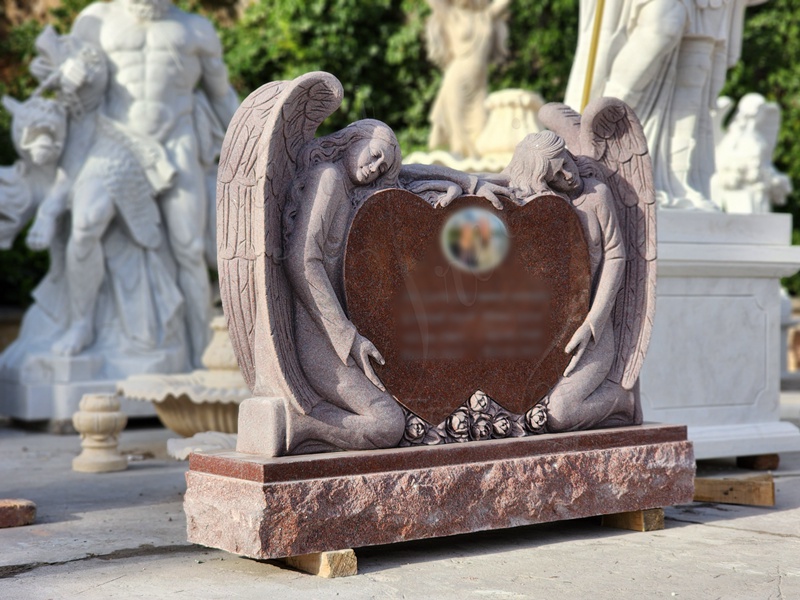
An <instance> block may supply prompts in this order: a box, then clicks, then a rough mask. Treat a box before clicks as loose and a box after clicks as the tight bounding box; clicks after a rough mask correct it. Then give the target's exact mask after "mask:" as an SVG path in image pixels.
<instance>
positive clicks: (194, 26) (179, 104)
mask: <svg viewBox="0 0 800 600" xmlns="http://www.w3.org/2000/svg"><path fill="white" fill-rule="evenodd" d="M72 35H74V36H75V37H77V38H79V39H81V40H84V41H86V42H89V43H91V44H93V45H95V46H96V47H98V48H100V49H101V50H102V51H103V53H104V54H105V56H106V60H107V62H108V67H109V82H108V88H107V91H106V94H105V105H104V109H103V112H104V114H105V116H106V117H108V118H110V119H111V120H112V121H114V123H116V124H118V125H119V126H121V127H122V128H123V129H127V130H129V131H131V132H132V133H135V134H137V135H139V136H142V137H145V138H148V139H150V140H152V141H156V142H158V143H159V144H161V145H162V146H163V148H164V149H165V151H166V154H167V157H168V159H169V161H170V162H171V163H172V167H174V169H175V171H176V176H175V178H174V180H173V182H172V185H171V186H170V187H169V188H168V189H167V190H166V191H165V192H163V193H162V194H161V196H160V197H159V198H158V203H159V207H160V209H161V214H162V218H163V220H164V223H165V225H166V229H167V234H168V238H169V243H170V247H171V250H172V253H173V255H174V256H175V259H176V263H177V267H178V274H177V276H178V285H179V287H180V289H181V292H182V293H183V297H184V300H185V304H186V311H187V322H188V326H189V338H190V343H191V357H192V359H193V362H194V363H195V364H199V362H200V355H201V354H202V352H203V350H204V348H205V346H206V342H207V338H208V331H209V330H208V323H209V321H210V316H211V315H210V310H211V303H210V297H211V294H210V283H209V279H208V272H207V268H206V261H205V256H204V248H205V232H206V220H207V218H208V199H207V196H206V193H207V192H206V187H205V174H204V171H203V167H202V164H201V160H200V148H199V145H198V141H197V136H196V132H195V117H196V111H197V110H198V109H197V106H196V104H197V99H196V98H197V95H196V92H195V90H196V88H198V86H199V88H200V89H201V90H202V92H204V93H205V95H206V97H207V98H208V100H209V102H210V105H211V108H212V110H213V112H214V113H215V115H216V117H217V118H218V120H219V122H220V124H221V125H222V126H223V127H227V124H228V122H229V121H230V119H231V117H232V116H233V113H234V112H235V111H236V109H237V107H238V104H239V103H238V99H237V97H236V94H235V92H234V91H233V88H231V86H230V84H229V83H228V75H227V70H226V68H225V65H224V64H223V62H222V48H221V45H220V42H219V38H218V37H217V34H216V32H215V31H214V29H213V27H212V25H211V23H210V22H209V21H208V20H206V19H205V18H203V17H200V16H198V15H193V14H189V13H186V12H184V11H182V10H179V9H178V8H176V7H175V6H173V4H172V0H112V1H111V2H108V3H105V2H102V3H101V2H98V3H95V4H91V5H90V6H89V7H87V8H86V9H85V10H84V11H83V12H82V13H81V14H80V16H79V17H78V19H77V20H76V21H75V24H74V25H73V28H72ZM106 213H107V211H105V210H104V209H103V207H97V209H96V210H91V211H87V214H85V215H84V217H85V218H84V219H83V221H85V223H84V228H85V229H86V231H85V232H84V234H89V236H90V237H92V236H91V235H90V234H91V232H92V231H96V232H97V235H96V236H94V237H95V240H94V243H96V244H99V243H100V237H101V236H102V234H103V231H104V230H105V225H106V223H105V222H103V223H100V222H99V221H102V220H104V219H105V216H104V215H105V214H106ZM93 217H95V220H97V221H98V223H91V222H86V221H87V220H88V221H91V220H92V218H93Z"/></svg>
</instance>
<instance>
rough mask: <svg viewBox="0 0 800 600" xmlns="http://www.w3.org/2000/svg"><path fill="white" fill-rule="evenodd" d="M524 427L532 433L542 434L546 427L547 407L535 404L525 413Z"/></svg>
mask: <svg viewBox="0 0 800 600" xmlns="http://www.w3.org/2000/svg"><path fill="white" fill-rule="evenodd" d="M525 425H526V426H527V427H528V429H529V430H530V431H531V432H533V433H544V428H545V425H547V407H546V406H545V405H544V404H537V405H536V406H534V407H533V408H532V409H530V410H529V411H528V412H526V413H525Z"/></svg>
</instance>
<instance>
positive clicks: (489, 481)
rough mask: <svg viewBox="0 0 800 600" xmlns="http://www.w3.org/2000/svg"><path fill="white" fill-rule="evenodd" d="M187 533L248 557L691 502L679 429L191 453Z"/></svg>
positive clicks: (686, 449)
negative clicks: (300, 452) (289, 452)
mask: <svg viewBox="0 0 800 600" xmlns="http://www.w3.org/2000/svg"><path fill="white" fill-rule="evenodd" d="M189 464H190V470H189V472H188V473H187V475H186V480H187V483H188V486H187V491H186V496H185V501H184V510H185V511H186V517H187V523H188V526H187V528H188V536H189V541H191V542H195V543H198V544H202V545H205V546H210V547H213V548H221V549H223V550H227V551H229V552H232V553H235V554H240V555H244V556H249V557H253V558H262V559H264V558H280V557H285V556H295V555H300V554H309V553H312V552H323V551H327V550H337V549H342V548H357V547H360V546H369V545H373V544H387V543H392V542H399V541H406V540H414V539H420V538H429V537H441V536H447V535H454V534H459V533H468V532H472V531H481V530H486V529H500V528H505V527H516V526H519V525H529V524H533V523H544V522H548V521H557V520H562V519H574V518H579V517H588V516H595V515H604V514H613V513H619V512H626V511H633V510H642V509H649V508H656V507H663V506H669V505H672V504H680V503H686V502H691V500H692V496H693V492H694V484H693V478H694V456H693V452H692V445H691V443H690V442H688V441H686V428H685V427H681V426H674V425H669V426H662V425H643V426H640V427H625V428H619V429H606V430H600V431H585V432H579V433H572V434H556V435H543V436H538V437H534V438H517V439H509V440H498V441H490V442H472V443H467V444H448V445H445V446H429V447H424V448H398V449H392V450H380V451H372V452H340V453H332V454H316V455H307V456H293V457H284V458H262V457H258V456H255V455H248V454H241V453H236V452H220V453H216V454H210V455H200V454H194V455H192V457H191V459H190V463H189Z"/></svg>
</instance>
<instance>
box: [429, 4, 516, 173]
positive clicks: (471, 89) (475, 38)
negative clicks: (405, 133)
mask: <svg viewBox="0 0 800 600" xmlns="http://www.w3.org/2000/svg"><path fill="white" fill-rule="evenodd" d="M509 2H510V0H428V4H429V5H430V6H431V9H432V10H433V13H432V14H431V16H430V18H429V19H428V24H427V42H428V56H429V58H430V60H431V61H432V62H433V63H435V64H436V65H437V66H439V67H440V68H441V69H442V70H443V71H444V77H443V78H442V84H441V87H440V88H439V93H438V94H437V96H436V100H435V101H434V104H433V108H432V109H431V114H430V121H431V125H432V129H431V135H430V138H429V141H428V146H429V148H430V149H431V150H435V149H436V148H440V147H444V148H447V149H448V150H449V151H450V152H452V153H454V154H457V155H460V156H462V157H478V156H479V153H478V150H477V149H476V140H477V139H478V136H479V135H480V134H481V132H482V131H483V129H484V125H485V124H486V114H487V113H486V108H485V106H484V102H485V100H486V96H487V93H488V78H489V75H488V69H489V64H490V63H492V62H495V61H497V60H499V59H502V58H504V57H505V56H506V55H507V53H508V50H507V47H506V44H507V38H508V28H507V25H506V19H507V16H508V5H509Z"/></svg>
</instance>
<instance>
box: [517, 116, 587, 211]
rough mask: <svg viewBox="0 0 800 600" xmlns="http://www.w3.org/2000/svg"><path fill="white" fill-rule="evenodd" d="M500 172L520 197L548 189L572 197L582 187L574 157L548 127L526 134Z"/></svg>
mask: <svg viewBox="0 0 800 600" xmlns="http://www.w3.org/2000/svg"><path fill="white" fill-rule="evenodd" d="M503 173H505V174H506V175H507V176H508V178H509V181H510V183H511V187H512V188H514V189H515V190H516V192H517V195H518V196H521V197H528V196H532V195H535V194H542V193H546V192H548V191H551V190H552V191H556V192H561V193H564V194H567V195H568V196H570V197H571V198H573V197H575V196H578V195H580V193H581V192H582V191H583V180H582V179H581V175H580V172H579V170H578V165H577V164H576V162H575V157H574V156H573V155H572V153H570V151H569V150H567V148H566V145H565V144H564V139H563V138H561V137H560V136H558V135H556V134H555V133H553V132H552V131H540V132H539V133H532V134H530V135H528V136H526V137H525V139H523V140H522V141H521V142H520V143H519V144H518V145H517V147H516V149H515V150H514V156H513V157H512V159H511V162H510V163H509V164H508V166H507V167H506V168H505V170H504V171H503Z"/></svg>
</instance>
